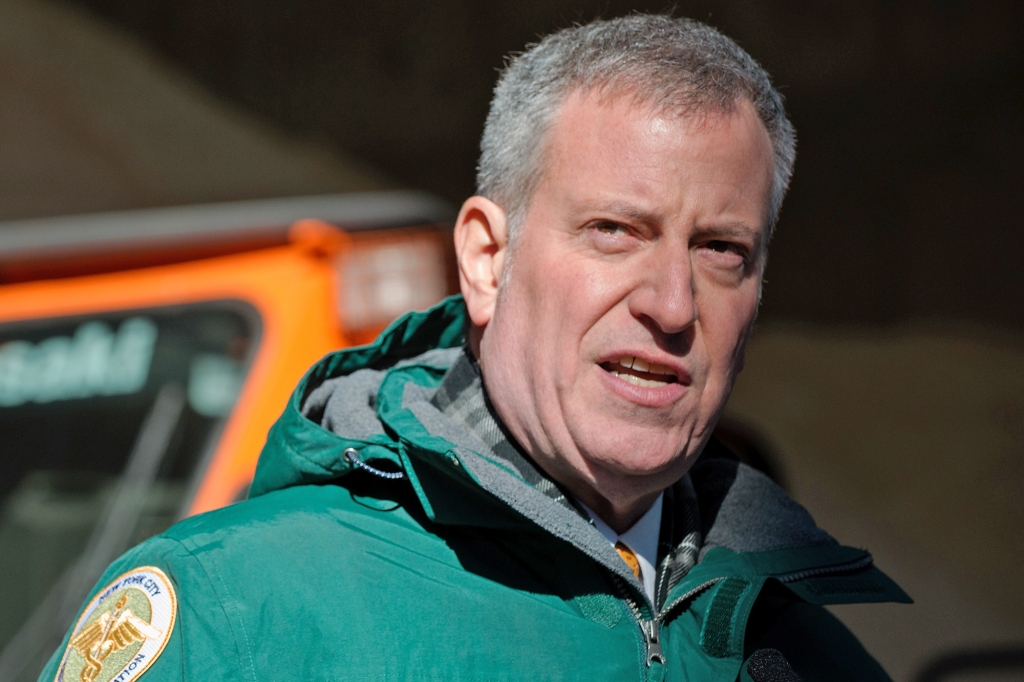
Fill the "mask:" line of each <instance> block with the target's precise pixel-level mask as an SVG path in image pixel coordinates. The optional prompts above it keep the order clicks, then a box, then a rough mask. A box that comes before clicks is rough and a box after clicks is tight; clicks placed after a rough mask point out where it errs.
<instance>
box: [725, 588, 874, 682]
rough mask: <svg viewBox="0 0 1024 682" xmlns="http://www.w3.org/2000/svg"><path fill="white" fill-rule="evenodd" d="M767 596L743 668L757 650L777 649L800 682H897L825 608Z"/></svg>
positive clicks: (755, 616)
mask: <svg viewBox="0 0 1024 682" xmlns="http://www.w3.org/2000/svg"><path fill="white" fill-rule="evenodd" d="M783 592H784V590H782V589H780V590H778V591H773V590H766V593H764V594H762V595H761V597H759V598H758V601H757V603H756V604H755V605H754V609H753V611H751V613H750V618H749V620H748V621H747V636H746V641H745V644H744V652H743V658H744V662H743V668H742V670H743V671H744V674H745V671H746V668H747V661H748V660H749V658H750V656H751V654H753V653H754V652H755V651H757V650H758V649H777V650H779V651H780V652H782V654H783V656H785V657H786V660H788V661H789V664H790V665H791V666H792V667H793V671H794V672H795V673H796V674H797V676H798V677H799V678H800V680H801V682H892V680H891V678H890V677H889V675H888V674H887V673H886V672H885V670H884V669H883V668H882V666H881V665H879V663H878V661H876V660H875V659H874V658H873V657H872V656H871V654H869V653H868V652H867V650H865V649H864V646H863V645H862V644H861V643H860V641H859V640H858V639H857V637H856V636H854V634H853V633H852V632H850V631H849V630H848V629H847V628H846V626H845V625H843V624H842V622H840V621H839V619H838V618H836V617H835V616H833V615H832V614H831V613H830V612H829V611H828V610H827V609H826V608H825V607H823V606H819V605H817V604H809V603H807V602H805V601H802V600H800V599H797V598H795V597H793V596H792V595H789V594H783ZM744 674H741V679H749V678H746V677H744Z"/></svg>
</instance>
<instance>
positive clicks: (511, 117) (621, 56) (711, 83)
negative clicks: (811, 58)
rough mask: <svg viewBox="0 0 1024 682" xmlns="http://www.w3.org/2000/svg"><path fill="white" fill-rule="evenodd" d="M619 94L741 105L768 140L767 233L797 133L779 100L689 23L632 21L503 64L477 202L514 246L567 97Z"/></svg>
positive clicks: (663, 102)
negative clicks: (501, 222)
mask: <svg viewBox="0 0 1024 682" xmlns="http://www.w3.org/2000/svg"><path fill="white" fill-rule="evenodd" d="M595 88H598V89H601V90H604V91H605V92H608V93H610V94H618V93H620V92H625V93H628V94H630V95H632V96H634V97H635V98H636V99H637V100H639V101H641V102H645V103H650V104H652V105H654V106H655V107H656V108H659V109H671V110H675V111H678V112H680V113H682V114H684V115H701V114H706V113H710V112H716V111H720V112H729V111H732V110H733V108H734V107H735V105H736V103H737V101H739V100H740V99H741V98H746V99H748V100H749V101H750V103H751V104H752V105H753V106H754V109H755V110H756V111H757V114H758V116H759V117H760V119H761V121H762V122H763V123H764V125H765V128H767V130H768V135H769V137H770V138H771V141H772V149H773V152H774V158H775V166H774V176H773V179H772V196H771V205H770V207H769V213H768V216H767V222H768V232H769V235H770V234H771V231H772V229H773V228H774V226H775V221H776V220H777V219H778V215H779V210H780V209H781V207H782V199H783V197H784V196H785V194H786V189H787V188H788V187H789V179H790V177H791V176H792V174H793V161H794V159H795V157H796V133H795V131H794V130H793V125H792V124H791V123H790V122H789V119H788V118H786V112H785V109H784V108H783V104H782V95H780V94H779V93H778V92H777V91H776V90H775V88H774V87H772V84H771V79H770V78H769V76H768V74H767V73H766V72H765V70H764V69H763V68H761V66H760V65H759V64H758V63H757V62H756V61H754V59H753V58H752V57H751V56H750V55H748V54H747V53H746V52H744V51H743V49H742V48H740V46H739V45H737V44H736V43H735V42H733V41H732V40H730V39H729V38H727V37H726V36H724V35H722V34H721V33H719V32H718V31H716V30H715V29H713V28H711V27H709V26H705V25H704V24H701V23H699V22H696V21H693V20H691V19H676V18H672V17H669V16H664V15H650V14H634V15H631V16H627V17H621V18H618V19H611V20H603V21H595V22H593V23H590V24H587V25H585V26H573V27H572V28H568V29H564V30H562V31H559V32H557V33H553V34H551V35H549V36H547V37H545V38H544V39H543V40H541V41H540V42H539V43H536V44H534V45H530V46H528V48H527V50H526V52H524V53H522V54H520V55H518V56H516V57H514V58H512V59H511V60H510V61H509V62H508V64H507V65H506V67H505V69H504V71H503V73H502V75H501V77H500V78H499V80H498V84H497V85H496V86H495V88H494V98H493V99H492V100H491V109H490V112H489V113H488V115H487V122H486V124H485V126H484V134H483V138H482V139H481V141H480V152H481V153H480V165H479V166H478V167H477V176H476V181H477V193H478V194H480V195H482V196H485V197H487V198H488V199H490V200H491V201H494V202H495V203H496V204H498V205H499V206H501V207H502V208H503V209H504V210H505V212H506V214H507V215H508V224H509V228H508V229H509V239H510V241H511V240H514V237H515V235H516V233H517V232H518V228H519V226H520V225H521V224H522V222H523V220H524V219H525V218H526V213H527V212H528V210H529V207H530V202H531V200H532V198H533V193H534V191H535V190H536V189H537V185H538V184H539V183H540V179H541V177H542V175H543V170H544V162H543V155H544V150H545V142H546V138H547V132H548V130H549V129H550V128H551V125H552V123H553V122H554V120H555V118H556V117H557V115H558V112H559V111H560V109H561V106H562V104H563V103H564V102H565V100H566V99H567V98H568V96H569V95H570V94H572V93H573V92H576V91H584V92H586V91H589V90H592V89H595Z"/></svg>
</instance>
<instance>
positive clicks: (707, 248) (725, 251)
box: [702, 239, 750, 270]
mask: <svg viewBox="0 0 1024 682" xmlns="http://www.w3.org/2000/svg"><path fill="white" fill-rule="evenodd" d="M702 247H703V250H704V253H705V254H706V258H707V262H708V263H709V264H713V265H714V266H715V267H717V268H727V269H730V270H732V269H737V268H744V267H746V266H747V264H748V263H749V261H750V250H749V249H748V248H747V247H746V246H744V245H743V244H738V243H736V242H730V241H726V240H724V239H712V240H710V241H707V242H704V244H703V245H702Z"/></svg>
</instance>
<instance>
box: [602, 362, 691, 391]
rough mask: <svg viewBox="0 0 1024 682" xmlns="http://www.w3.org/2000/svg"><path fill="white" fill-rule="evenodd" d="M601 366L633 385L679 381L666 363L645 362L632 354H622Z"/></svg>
mask: <svg viewBox="0 0 1024 682" xmlns="http://www.w3.org/2000/svg"><path fill="white" fill-rule="evenodd" d="M601 368H602V369H603V370H605V371H606V372H608V373H609V374H612V375H613V376H617V377H619V378H620V379H622V380H623V381H627V382H629V383H631V384H633V385H634V386H642V387H644V388H660V387H662V386H666V385H668V384H675V383H678V382H679V377H677V376H676V372H675V370H674V369H672V368H671V367H669V366H668V365H659V364H658V363H656V362H647V361H646V360H643V359H641V358H638V357H635V356H632V355H623V356H622V357H621V358H619V359H618V360H617V361H615V362H603V363H601Z"/></svg>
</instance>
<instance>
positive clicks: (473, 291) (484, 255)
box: [455, 196, 508, 327]
mask: <svg viewBox="0 0 1024 682" xmlns="http://www.w3.org/2000/svg"><path fill="white" fill-rule="evenodd" d="M507 227H508V221H507V218H506V216H505V211H504V209H502V208H501V207H500V206H498V205H497V204H496V203H494V202H493V201H491V200H490V199H486V198H484V197H481V196H474V197H470V198H469V199H466V202H465V203H464V204H462V210H461V211H459V217H458V220H456V222H455V257H456V258H457V259H458V261H459V285H460V287H461V288H462V296H463V298H465V299H466V308H467V309H468V311H469V317H470V319H471V320H472V321H473V324H474V325H476V326H477V327H483V326H484V325H486V324H487V323H488V322H490V320H491V316H492V315H494V304H495V302H496V301H497V300H498V282H499V281H500V280H501V269H502V267H503V266H504V264H505V256H506V255H507V253H508V249H507V247H508V232H507Z"/></svg>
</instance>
